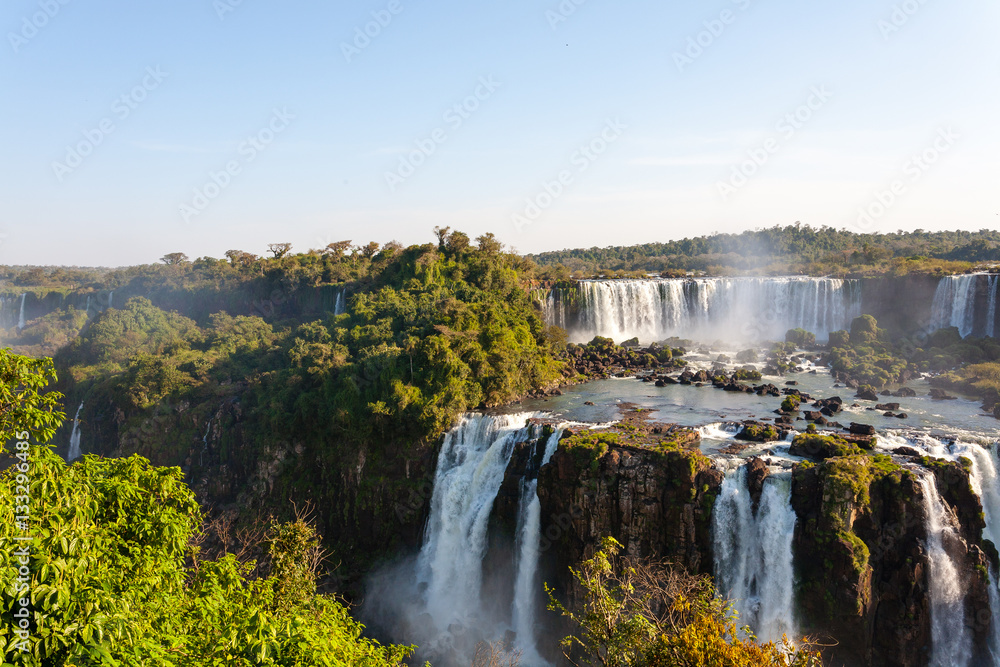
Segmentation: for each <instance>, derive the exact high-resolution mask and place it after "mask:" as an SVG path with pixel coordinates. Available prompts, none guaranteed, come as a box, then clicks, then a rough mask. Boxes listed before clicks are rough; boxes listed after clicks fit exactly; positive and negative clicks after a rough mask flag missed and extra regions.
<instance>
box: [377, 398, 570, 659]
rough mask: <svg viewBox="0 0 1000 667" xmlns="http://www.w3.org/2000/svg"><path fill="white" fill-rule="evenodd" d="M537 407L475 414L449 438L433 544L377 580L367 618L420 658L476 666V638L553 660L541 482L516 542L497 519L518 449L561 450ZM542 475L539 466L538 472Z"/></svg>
mask: <svg viewBox="0 0 1000 667" xmlns="http://www.w3.org/2000/svg"><path fill="white" fill-rule="evenodd" d="M535 416H538V415H537V414H536V413H519V414H511V415H499V416H490V415H480V414H473V415H466V416H465V417H463V418H462V420H461V422H460V423H459V424H458V425H457V426H456V427H455V428H453V429H452V430H451V431H450V432H449V433H448V434H447V435H446V436H445V439H444V443H443V444H442V447H441V452H440V454H439V455H438V464H437V469H436V473H435V478H434V491H433V494H432V497H431V510H430V516H429V517H428V520H427V525H426V528H425V535H424V541H423V546H422V547H421V549H420V552H419V553H418V554H416V555H415V556H411V557H409V558H406V559H404V560H403V561H401V562H397V563H395V564H393V565H390V566H388V567H386V568H383V569H382V570H381V571H379V572H376V573H375V574H373V575H372V576H371V577H369V579H368V581H367V584H366V587H365V588H366V597H365V604H364V609H363V611H362V614H363V617H364V618H365V620H366V621H367V622H368V624H369V626H370V627H371V628H372V629H373V630H375V632H377V633H383V634H385V635H386V636H388V637H389V638H390V639H391V640H392V641H395V642H403V643H416V644H418V645H419V646H420V650H419V657H420V659H422V660H423V659H428V660H431V661H432V662H433V663H434V664H436V665H438V664H440V665H459V664H464V665H468V664H470V663H471V659H472V654H473V652H474V650H475V647H476V644H477V643H479V642H481V641H486V642H496V641H501V642H512V648H514V649H516V650H518V651H520V652H521V664H523V665H525V667H531V666H533V665H543V664H546V663H545V661H544V660H543V659H542V658H541V657H540V656H539V652H538V649H537V647H536V645H535V636H534V635H535V632H536V631H537V618H536V611H537V610H538V609H539V608H541V600H542V596H543V591H542V588H541V583H540V581H539V580H538V576H537V573H538V557H539V538H540V533H539V529H540V505H539V502H538V496H537V494H536V485H537V480H536V479H535V478H534V477H533V476H532V477H530V478H525V479H522V480H521V486H520V494H519V496H520V499H519V508H518V518H517V530H516V536H515V540H514V541H513V542H510V541H505V540H504V539H503V538H502V537H501V536H497V535H491V534H490V530H489V528H490V526H489V519H490V514H491V511H492V509H493V504H494V501H495V499H496V497H497V493H498V492H499V490H500V486H501V484H502V482H503V479H504V474H505V472H506V470H507V465H508V463H509V462H510V459H511V455H512V454H513V451H514V448H515V445H517V444H518V443H524V442H528V441H532V442H533V443H534V444H533V447H535V448H537V447H539V446H541V447H544V451H543V452H542V464H544V463H545V462H547V461H548V459H549V458H550V457H551V456H552V454H553V453H554V452H555V448H556V445H557V444H558V442H559V436H560V435H561V430H559V429H556V430H555V431H554V432H553V433H552V434H550V435H549V437H547V438H544V439H543V438H541V435H542V433H541V427H538V426H526V425H525V424H526V422H527V420H528V419H530V418H532V417H535ZM534 472H535V473H537V471H534Z"/></svg>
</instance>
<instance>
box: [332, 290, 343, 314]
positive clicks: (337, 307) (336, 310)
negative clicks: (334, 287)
mask: <svg viewBox="0 0 1000 667" xmlns="http://www.w3.org/2000/svg"><path fill="white" fill-rule="evenodd" d="M333 314H334V315H343V314H344V290H340V291H339V292H337V302H336V303H335V304H334V305H333Z"/></svg>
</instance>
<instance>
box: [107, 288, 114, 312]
mask: <svg viewBox="0 0 1000 667" xmlns="http://www.w3.org/2000/svg"><path fill="white" fill-rule="evenodd" d="M114 298H115V291H114V290H111V291H110V292H108V308H111V307H112V306H111V303H112V299H114Z"/></svg>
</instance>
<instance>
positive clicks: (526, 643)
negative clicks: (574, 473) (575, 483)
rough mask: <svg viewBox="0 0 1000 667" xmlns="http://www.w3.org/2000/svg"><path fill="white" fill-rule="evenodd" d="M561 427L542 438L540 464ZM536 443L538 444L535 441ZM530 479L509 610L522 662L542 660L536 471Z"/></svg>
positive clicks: (520, 523)
mask: <svg viewBox="0 0 1000 667" xmlns="http://www.w3.org/2000/svg"><path fill="white" fill-rule="evenodd" d="M562 434H563V429H562V428H557V429H555V430H554V431H553V432H552V434H551V435H550V436H549V437H548V439H547V440H546V441H545V451H544V452H543V453H542V460H541V465H545V464H546V463H548V462H549V459H551V458H552V455H553V454H555V452H556V447H558V445H559V439H560V438H561V437H562ZM536 447H537V444H536ZM535 475H536V476H535V477H533V478H532V479H522V480H521V498H520V502H519V508H518V510H519V511H518V517H517V579H516V581H515V583H514V606H513V610H512V618H513V626H514V632H516V633H517V644H518V648H520V649H521V652H522V653H521V662H522V663H523V664H525V665H539V664H543V663H544V660H542V658H541V657H540V656H539V655H538V647H537V646H536V644H535V611H536V609H537V606H538V601H539V598H540V595H539V592H540V590H541V587H540V584H539V582H538V556H539V543H540V541H541V524H542V521H541V518H542V505H541V502H540V501H539V500H538V477H537V471H536V472H535Z"/></svg>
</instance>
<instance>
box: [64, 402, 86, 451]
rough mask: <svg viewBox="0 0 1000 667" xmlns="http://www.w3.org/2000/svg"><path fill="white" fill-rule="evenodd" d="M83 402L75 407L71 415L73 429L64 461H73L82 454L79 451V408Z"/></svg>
mask: <svg viewBox="0 0 1000 667" xmlns="http://www.w3.org/2000/svg"><path fill="white" fill-rule="evenodd" d="M82 409H83V403H80V406H79V407H78V408H77V409H76V415H74V417H73V431H72V432H71V433H70V435H69V451H68V452H67V453H66V461H74V460H76V459H78V458H80V457H81V456H82V454H81V452H80V410H82Z"/></svg>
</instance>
